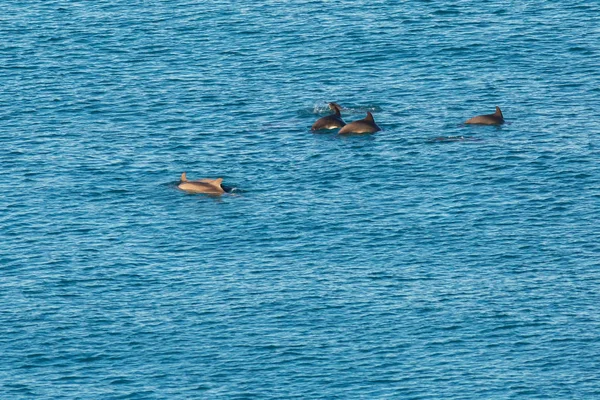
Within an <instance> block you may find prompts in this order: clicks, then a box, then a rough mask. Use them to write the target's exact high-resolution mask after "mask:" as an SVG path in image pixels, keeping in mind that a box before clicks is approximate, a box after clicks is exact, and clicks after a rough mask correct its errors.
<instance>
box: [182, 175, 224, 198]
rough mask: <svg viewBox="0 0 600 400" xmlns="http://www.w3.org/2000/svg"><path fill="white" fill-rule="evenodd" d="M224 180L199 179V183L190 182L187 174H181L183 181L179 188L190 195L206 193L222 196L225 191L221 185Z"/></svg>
mask: <svg viewBox="0 0 600 400" xmlns="http://www.w3.org/2000/svg"><path fill="white" fill-rule="evenodd" d="M221 182H223V178H218V179H199V180H197V181H188V180H187V176H186V174H185V172H184V173H183V174H181V179H180V182H179V185H177V187H178V188H179V189H181V190H183V191H184V192H188V193H205V194H215V195H221V194H223V193H225V189H223V186H222V185H221Z"/></svg>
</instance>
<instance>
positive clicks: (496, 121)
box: [465, 106, 504, 125]
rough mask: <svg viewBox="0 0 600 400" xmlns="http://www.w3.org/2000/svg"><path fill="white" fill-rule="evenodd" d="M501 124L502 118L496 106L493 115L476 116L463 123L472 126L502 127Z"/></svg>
mask: <svg viewBox="0 0 600 400" xmlns="http://www.w3.org/2000/svg"><path fill="white" fill-rule="evenodd" d="M503 123H504V116H503V115H502V111H501V110H500V107H498V106H496V112H495V113H493V114H486V115H478V116H476V117H473V118H470V119H468V120H466V121H465V124H474V125H502V124H503Z"/></svg>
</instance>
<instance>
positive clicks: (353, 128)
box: [177, 103, 504, 195]
mask: <svg viewBox="0 0 600 400" xmlns="http://www.w3.org/2000/svg"><path fill="white" fill-rule="evenodd" d="M329 108H330V109H331V111H333V114H331V115H327V116H325V117H322V118H319V119H318V120H317V121H315V123H314V124H313V125H312V127H311V130H313V131H316V130H322V129H335V128H340V130H339V132H338V133H339V134H348V133H375V132H378V131H380V130H381V128H380V127H379V126H378V125H377V124H376V123H375V119H374V118H373V114H371V112H369V111H367V116H366V117H365V118H363V119H360V120H357V121H353V122H350V123H349V124H346V123H345V122H344V120H342V116H341V112H340V110H342V107H341V106H340V105H339V104H337V103H329ZM465 124H469V125H502V124H504V116H503V115H502V110H500V107H498V106H496V112H495V113H493V114H485V115H477V116H475V117H473V118H469V119H468V120H466V121H465ZM469 140H477V139H475V138H469V137H463V136H453V137H447V138H446V137H438V138H435V139H433V140H431V142H438V141H469ZM222 182H223V178H218V179H199V180H195V181H188V180H187V176H186V173H185V172H184V173H182V174H181V178H180V182H179V185H177V187H178V188H179V189H181V190H183V191H185V192H188V193H204V194H210V195H222V194H223V193H226V192H227V191H229V190H230V188H228V189H227V191H226V190H225V188H224V187H223V185H222Z"/></svg>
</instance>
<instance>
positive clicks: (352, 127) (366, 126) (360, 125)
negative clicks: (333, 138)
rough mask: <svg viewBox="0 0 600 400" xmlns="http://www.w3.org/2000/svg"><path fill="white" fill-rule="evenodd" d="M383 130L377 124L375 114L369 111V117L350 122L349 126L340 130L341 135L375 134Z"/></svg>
mask: <svg viewBox="0 0 600 400" xmlns="http://www.w3.org/2000/svg"><path fill="white" fill-rule="evenodd" d="M380 130H381V128H380V127H379V126H377V124H376V123H375V119H373V114H371V113H370V112H369V111H367V116H366V117H365V118H364V119H359V120H358V121H354V122H350V123H349V124H348V125H346V126H344V127H343V128H342V129H340V131H339V133H340V134H344V133H375V132H378V131H380Z"/></svg>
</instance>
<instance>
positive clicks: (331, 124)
mask: <svg viewBox="0 0 600 400" xmlns="http://www.w3.org/2000/svg"><path fill="white" fill-rule="evenodd" d="M329 108H330V109H331V111H333V114H331V115H327V116H325V117H322V118H319V119H318V120H317V121H316V122H315V123H314V124H313V126H312V127H311V128H310V129H311V130H313V131H318V130H321V129H335V128H341V127H342V126H344V125H346V123H345V122H344V120H343V119H342V114H341V112H340V110H341V109H342V106H340V105H339V104H337V103H329Z"/></svg>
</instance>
